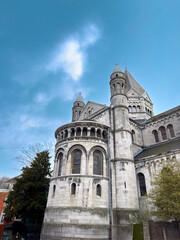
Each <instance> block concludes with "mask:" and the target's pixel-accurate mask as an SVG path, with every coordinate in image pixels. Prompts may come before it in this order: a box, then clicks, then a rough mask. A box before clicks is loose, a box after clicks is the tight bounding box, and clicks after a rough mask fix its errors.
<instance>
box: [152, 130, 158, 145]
mask: <svg viewBox="0 0 180 240" xmlns="http://www.w3.org/2000/svg"><path fill="white" fill-rule="evenodd" d="M152 134H153V135H154V139H155V142H156V143H157V142H159V136H158V132H157V131H156V130H153V131H152Z"/></svg>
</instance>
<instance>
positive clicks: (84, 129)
mask: <svg viewBox="0 0 180 240" xmlns="http://www.w3.org/2000/svg"><path fill="white" fill-rule="evenodd" d="M85 136H87V128H86V127H84V128H83V137H85Z"/></svg>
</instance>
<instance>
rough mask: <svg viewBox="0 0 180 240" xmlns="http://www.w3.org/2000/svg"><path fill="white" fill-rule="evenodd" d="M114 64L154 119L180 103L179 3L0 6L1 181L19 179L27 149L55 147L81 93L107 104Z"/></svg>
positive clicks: (130, 0) (140, 0)
mask: <svg viewBox="0 0 180 240" xmlns="http://www.w3.org/2000/svg"><path fill="white" fill-rule="evenodd" d="M117 62H118V63H119V65H120V67H121V68H122V69H123V70H124V69H125V67H126V66H127V68H128V70H129V72H130V73H131V74H132V75H133V76H134V77H135V79H136V80H137V81H138V82H139V83H140V84H141V85H142V86H143V88H144V89H145V90H146V91H147V92H148V94H149V95H150V97H151V99H152V101H153V102H154V111H155V114H158V113H160V112H163V111H166V110H168V109H170V108H173V107H175V106H177V105H179V100H180V97H179V88H180V1H179V0H174V1H167V0H158V1H157V0H151V1H145V0H113V1H110V0H98V1H95V0H38V1H37V0H31V1H24V0H16V1H12V0H11V1H10V0H6V1H1V6H0V66H1V67H0V68H1V70H0V159H1V167H0V176H1V175H8V176H10V177H13V176H15V175H17V174H19V171H18V170H16V169H17V168H19V167H20V166H19V164H18V163H17V160H15V157H17V156H19V155H20V151H21V150H22V149H26V148H27V147H28V146H29V145H31V144H34V143H37V142H38V143H42V144H44V143H46V144H48V145H50V146H53V144H54V142H55V140H54V131H55V129H56V128H57V127H59V126H60V125H62V124H64V123H67V122H70V121H71V108H72V104H73V101H74V99H75V98H76V96H77V94H78V92H79V91H81V92H82V95H83V96H84V99H85V102H87V101H88V100H90V101H94V102H99V103H102V104H109V98H110V90H109V77H110V74H111V72H112V69H113V67H114V66H115V63H117ZM52 149H53V148H52ZM52 152H53V150H52Z"/></svg>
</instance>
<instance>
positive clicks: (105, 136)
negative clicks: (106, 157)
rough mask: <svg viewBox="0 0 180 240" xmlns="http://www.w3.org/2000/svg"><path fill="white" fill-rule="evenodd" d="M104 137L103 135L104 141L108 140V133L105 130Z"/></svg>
mask: <svg viewBox="0 0 180 240" xmlns="http://www.w3.org/2000/svg"><path fill="white" fill-rule="evenodd" d="M102 135H103V138H104V139H107V132H106V131H105V130H103V133H102Z"/></svg>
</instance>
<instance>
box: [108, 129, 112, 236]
mask: <svg viewBox="0 0 180 240" xmlns="http://www.w3.org/2000/svg"><path fill="white" fill-rule="evenodd" d="M107 150H108V177H109V181H108V200H109V202H108V205H109V239H110V240H112V177H111V157H110V128H108V145H107Z"/></svg>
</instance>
